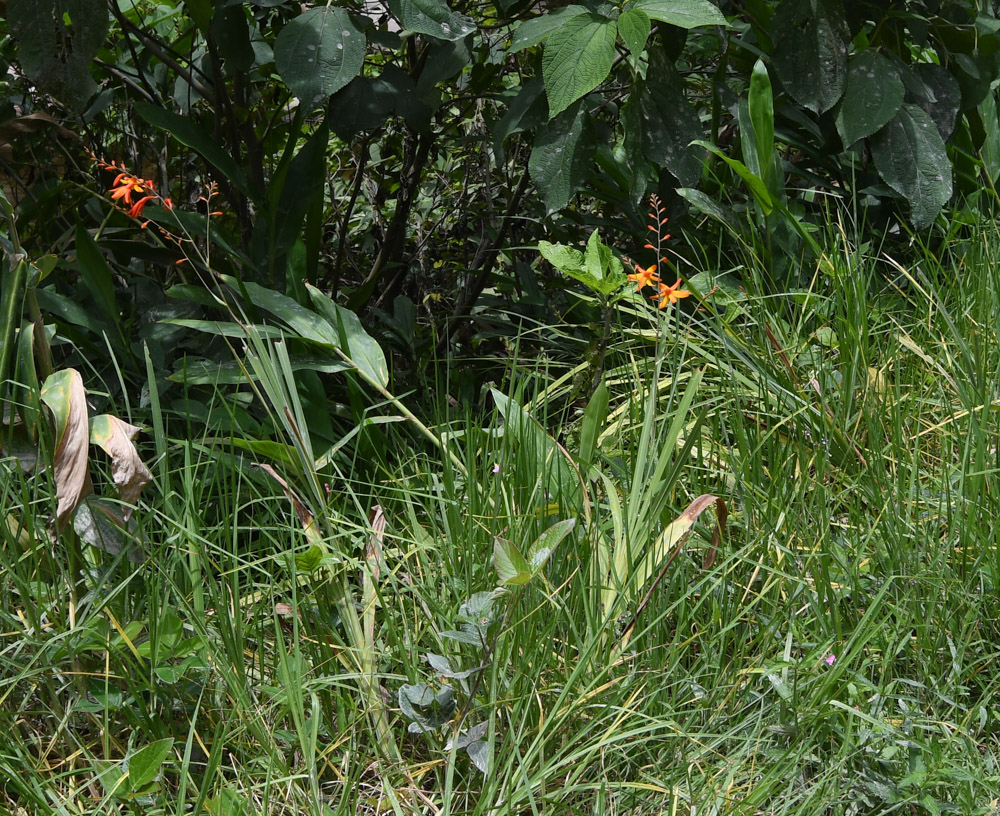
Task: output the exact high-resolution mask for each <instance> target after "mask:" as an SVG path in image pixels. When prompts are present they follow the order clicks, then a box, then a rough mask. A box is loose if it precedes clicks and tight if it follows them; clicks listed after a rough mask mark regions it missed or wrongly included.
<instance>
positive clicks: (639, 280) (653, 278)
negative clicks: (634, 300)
mask: <svg viewBox="0 0 1000 816" xmlns="http://www.w3.org/2000/svg"><path fill="white" fill-rule="evenodd" d="M628 279H629V280H630V281H633V282H634V283H636V284H637V287H636V291H637V292H641V291H642V290H643V289H645V288H646V287H647V286H652V285H653V284H654V283H659V282H660V278H659V277H658V276H657V274H656V264H653V265H652V266H650V267H647V268H646V269H643V268H642V267H641V266H639V264H636V265H635V273H634V274H632V275H629V276H628ZM661 286H662V284H661Z"/></svg>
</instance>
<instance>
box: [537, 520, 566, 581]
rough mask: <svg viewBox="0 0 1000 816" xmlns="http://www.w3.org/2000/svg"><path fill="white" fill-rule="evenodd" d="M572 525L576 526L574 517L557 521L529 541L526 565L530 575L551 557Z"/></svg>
mask: <svg viewBox="0 0 1000 816" xmlns="http://www.w3.org/2000/svg"><path fill="white" fill-rule="evenodd" d="M574 527H576V519H573V518H571V519H563V520H562V521H557V522H556V523H555V524H553V525H552V526H551V527H549V528H548V529H547V530H545V531H543V532H542V534H541V535H540V536H538V538H536V539H535V540H534V541H533V542H532V543H531V546H530V547H528V567H529V569H530V570H531V573H532V575H534V574H535V573H537V572H538V571H539V570H540V569H541V568H542V567H543V566H545V562H546V561H548V560H549V558H551V557H552V553H553V552H555V549H556V547H558V546H559V544H560V543H561V542H562V540H563V539H564V538H566V536H568V535H569V534H570V533H572V532H573V528H574Z"/></svg>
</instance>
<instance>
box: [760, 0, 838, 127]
mask: <svg viewBox="0 0 1000 816" xmlns="http://www.w3.org/2000/svg"><path fill="white" fill-rule="evenodd" d="M771 40H772V41H773V42H774V43H775V46H774V68H775V70H776V71H777V73H778V78H779V79H780V80H781V84H782V85H784V87H785V90H787V91H788V93H789V94H790V95H791V97H792V98H793V99H794V100H795V101H796V102H798V103H799V104H800V105H802V106H803V107H805V108H808V109H809V110H811V111H815V112H816V113H823V112H824V111H828V110H830V108H832V107H833V106H834V105H836V104H837V101H838V100H839V99H840V97H841V96H842V95H843V93H844V85H845V84H846V82H847V43H848V42H850V33H849V32H848V30H847V25H846V24H845V22H844V12H843V8H842V7H841V5H840V2H839V0H783V2H782V3H781V5H779V6H778V8H777V9H776V10H775V12H774V17H773V18H772V19H771Z"/></svg>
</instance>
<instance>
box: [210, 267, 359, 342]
mask: <svg viewBox="0 0 1000 816" xmlns="http://www.w3.org/2000/svg"><path fill="white" fill-rule="evenodd" d="M219 277H220V278H221V279H222V280H223V282H225V283H226V284H228V285H229V286H230V287H232V288H233V290H234V291H236V292H239V291H240V282H239V281H237V280H236V279H235V278H232V277H230V276H229V275H220V276H219ZM242 285H243V286H244V287H245V288H246V292H247V295H248V296H249V297H250V302H251V303H253V305H254V306H257V307H258V308H260V309H264V310H265V311H267V312H270V313H271V314H273V315H275V316H276V317H278V318H280V319H281V320H282V321H283V322H284V323H285V325H287V326H288V328H290V329H291V330H292V331H293V332H295V334H297V335H298V336H299V337H301V338H303V339H304V340H309V341H311V342H313V343H318V344H319V345H323V346H332V347H333V348H339V347H340V340H339V339H338V337H337V335H336V334H335V333H334V331H333V330H332V329H331V328H330V324H329V323H327V321H326V320H324V319H323V318H322V317H320V316H319V315H318V314H316V313H315V312H311V311H309V310H308V309H306V308H305V307H304V306H301V305H299V304H298V303H296V302H295V301H294V300H292V299H291V298H290V297H288V296H287V295H283V294H281V293H280V292H275V291H274V290H273V289H266V288H265V287H263V286H261V285H260V284H257V283H253V282H252V281H245V282H243V284H242Z"/></svg>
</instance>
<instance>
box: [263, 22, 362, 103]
mask: <svg viewBox="0 0 1000 816" xmlns="http://www.w3.org/2000/svg"><path fill="white" fill-rule="evenodd" d="M364 60H365V35H364V32H363V31H362V30H361V29H360V28H358V27H357V26H356V25H355V23H354V21H353V20H352V19H351V16H350V15H349V14H348V13H347V12H346V11H344V9H341V8H334V7H330V6H325V7H322V8H311V9H309V10H308V11H306V12H304V13H303V14H300V15H299V16H298V17H296V18H295V19H294V20H292V21H290V22H289V23H287V24H286V25H285V27H284V28H282V29H281V33H280V34H278V37H277V39H276V40H275V41H274V67H275V68H276V69H277V71H278V74H279V76H281V79H282V80H283V81H284V83H285V84H286V85H287V86H288V87H289V88H290V89H291V91H292V93H294V94H295V96H296V97H298V98H299V99H300V100H301V101H302V102H303V103H304V104H306V105H310V104H312V103H313V102H315V101H316V98H317V97H324V98H325V97H328V96H330V95H331V94H334V93H336V92H337V91H339V90H340V89H341V88H343V87H344V86H345V85H347V83H348V82H350V81H351V80H352V79H354V77H355V76H357V75H358V73H359V72H360V71H361V66H362V65H363V64H364Z"/></svg>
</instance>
